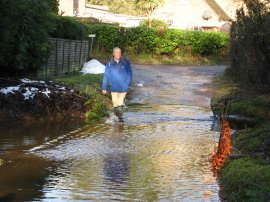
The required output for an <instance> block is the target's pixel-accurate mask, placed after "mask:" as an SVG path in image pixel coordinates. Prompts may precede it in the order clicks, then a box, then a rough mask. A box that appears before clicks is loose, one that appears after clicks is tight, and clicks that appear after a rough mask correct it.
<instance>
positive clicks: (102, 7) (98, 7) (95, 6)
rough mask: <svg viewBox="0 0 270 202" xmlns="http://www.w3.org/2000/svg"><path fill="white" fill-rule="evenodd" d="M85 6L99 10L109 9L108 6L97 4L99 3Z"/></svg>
mask: <svg viewBox="0 0 270 202" xmlns="http://www.w3.org/2000/svg"><path fill="white" fill-rule="evenodd" d="M85 7H86V8H91V9H95V10H100V11H109V10H110V9H109V7H108V6H99V5H92V4H86V5H85Z"/></svg>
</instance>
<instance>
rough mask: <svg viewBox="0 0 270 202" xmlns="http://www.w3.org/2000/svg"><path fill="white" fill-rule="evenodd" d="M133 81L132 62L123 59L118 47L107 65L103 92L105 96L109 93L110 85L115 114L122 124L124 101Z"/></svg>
mask: <svg viewBox="0 0 270 202" xmlns="http://www.w3.org/2000/svg"><path fill="white" fill-rule="evenodd" d="M131 81H132V69H131V66H130V62H129V60H128V59H126V58H124V57H122V55H121V49H120V48H118V47H116V48H114V49H113V57H112V58H111V60H110V61H109V62H108V63H107V64H106V69H105V74H104V78H103V83H102V92H103V94H106V93H107V85H108V83H110V91H111V95H112V102H113V107H114V113H115V115H116V116H118V118H119V121H120V122H123V116H122V115H123V109H124V106H125V103H124V100H125V97H126V94H127V92H128V87H129V86H130V84H131Z"/></svg>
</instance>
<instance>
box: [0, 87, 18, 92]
mask: <svg viewBox="0 0 270 202" xmlns="http://www.w3.org/2000/svg"><path fill="white" fill-rule="evenodd" d="M19 89H20V85H18V86H9V87H6V88H2V89H0V93H3V94H8V93H12V94H15V91H18V90H19Z"/></svg>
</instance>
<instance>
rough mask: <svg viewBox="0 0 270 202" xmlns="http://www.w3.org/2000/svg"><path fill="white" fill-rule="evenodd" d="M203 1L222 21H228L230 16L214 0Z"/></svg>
mask: <svg viewBox="0 0 270 202" xmlns="http://www.w3.org/2000/svg"><path fill="white" fill-rule="evenodd" d="M205 2H206V3H207V4H208V5H209V6H210V7H211V8H212V9H213V11H214V12H215V13H216V14H217V15H218V16H219V19H220V20H222V21H230V20H232V19H231V17H230V16H229V15H228V14H227V13H226V12H225V11H224V10H223V9H222V8H221V7H220V5H219V4H218V3H217V2H216V1H215V0H205Z"/></svg>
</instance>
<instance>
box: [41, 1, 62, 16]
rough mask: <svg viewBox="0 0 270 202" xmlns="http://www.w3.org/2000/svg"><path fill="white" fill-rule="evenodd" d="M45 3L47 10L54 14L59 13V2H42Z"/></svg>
mask: <svg viewBox="0 0 270 202" xmlns="http://www.w3.org/2000/svg"><path fill="white" fill-rule="evenodd" d="M44 2H45V3H47V4H48V6H49V8H50V9H51V11H52V12H54V13H55V14H57V13H58V11H59V0H44Z"/></svg>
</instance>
